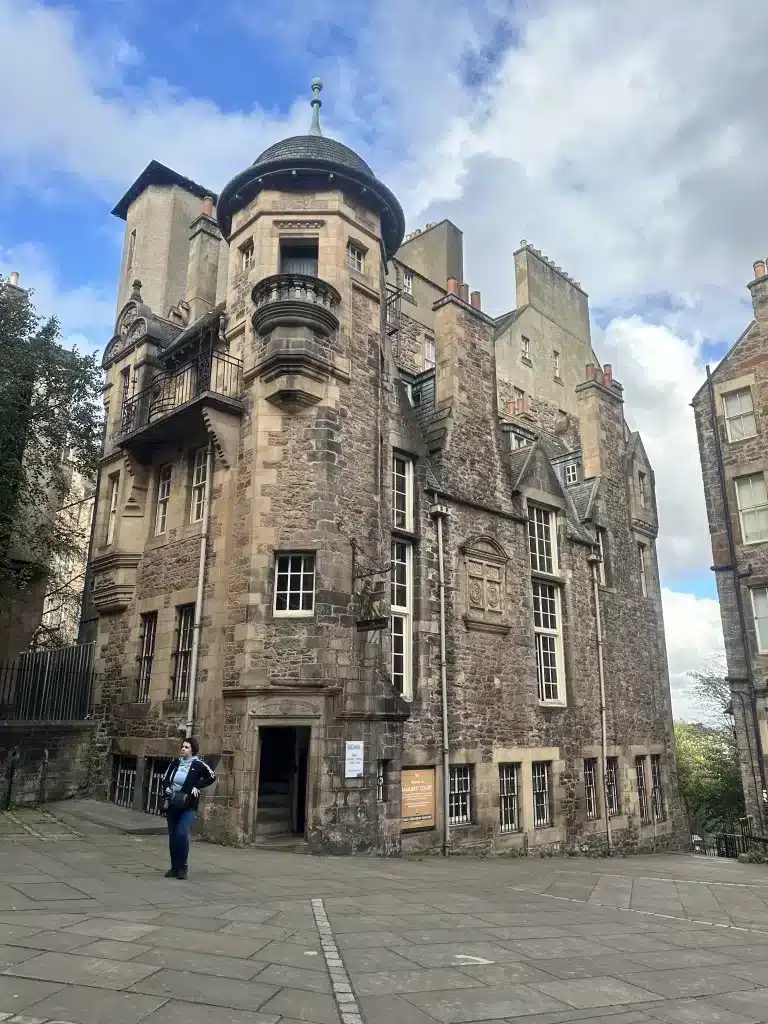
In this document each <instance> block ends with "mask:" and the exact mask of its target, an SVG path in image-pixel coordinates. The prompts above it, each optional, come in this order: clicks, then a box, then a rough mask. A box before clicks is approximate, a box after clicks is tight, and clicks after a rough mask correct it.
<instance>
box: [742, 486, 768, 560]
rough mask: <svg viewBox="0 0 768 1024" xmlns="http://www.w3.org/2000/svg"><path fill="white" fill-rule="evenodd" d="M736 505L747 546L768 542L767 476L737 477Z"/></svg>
mask: <svg viewBox="0 0 768 1024" xmlns="http://www.w3.org/2000/svg"><path fill="white" fill-rule="evenodd" d="M735 484H736V503H737V505H738V507H739V519H740V520H741V533H742V537H743V539H744V543H745V544H755V543H757V542H758V541H762V540H768V493H766V488H765V476H764V475H763V474H762V473H752V475H751V476H740V477H737V479H736V481H735Z"/></svg>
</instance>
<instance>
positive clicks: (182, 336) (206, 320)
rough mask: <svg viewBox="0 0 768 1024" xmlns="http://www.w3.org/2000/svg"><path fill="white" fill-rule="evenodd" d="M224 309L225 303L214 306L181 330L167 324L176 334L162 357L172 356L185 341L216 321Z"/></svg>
mask: <svg viewBox="0 0 768 1024" xmlns="http://www.w3.org/2000/svg"><path fill="white" fill-rule="evenodd" d="M225 308H226V303H225V302H220V303H219V304H218V306H214V307H213V309H212V310H211V311H210V312H208V313H203V315H202V316H199V317H198V318H197V320H195V322H194V323H191V324H189V325H188V326H187V327H185V328H183V329H181V328H179V327H177V326H176V325H175V324H169V326H170V327H173V328H174V329H175V331H176V333H175V334H174V336H173V340H172V343H171V344H169V345H168V346H167V348H166V349H165V350H164V352H163V357H164V358H165V357H167V356H170V355H173V353H174V352H175V351H176V350H177V349H179V348H181V347H182V345H184V344H185V343H186V342H187V341H190V340H191V339H192V338H194V337H195V335H197V334H199V333H200V331H201V330H203V329H204V328H205V327H207V326H208V324H210V323H211V322H212V321H214V320H218V318H219V317H220V316H221V314H222V313H223V312H224V310H225Z"/></svg>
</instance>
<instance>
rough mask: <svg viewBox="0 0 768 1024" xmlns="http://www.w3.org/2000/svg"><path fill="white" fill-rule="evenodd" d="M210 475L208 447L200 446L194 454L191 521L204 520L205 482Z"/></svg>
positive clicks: (190, 506)
mask: <svg viewBox="0 0 768 1024" xmlns="http://www.w3.org/2000/svg"><path fill="white" fill-rule="evenodd" d="M207 477H208V449H207V448H198V449H197V451H196V452H195V454H194V455H193V456H192V496H191V501H190V503H189V521H190V523H199V522H201V521H202V518H203V514H204V512H205V484H206V481H207Z"/></svg>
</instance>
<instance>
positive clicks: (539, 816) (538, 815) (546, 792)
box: [531, 761, 554, 828]
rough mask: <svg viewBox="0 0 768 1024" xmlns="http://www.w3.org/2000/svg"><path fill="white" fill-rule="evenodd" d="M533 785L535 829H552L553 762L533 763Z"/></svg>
mask: <svg viewBox="0 0 768 1024" xmlns="http://www.w3.org/2000/svg"><path fill="white" fill-rule="evenodd" d="M531 783H532V787H533V827H534V828H552V819H553V817H554V814H553V809H552V762H551V761H533V762H532V763H531ZM542 796H543V797H544V799H543V800H542V799H541V797H542Z"/></svg>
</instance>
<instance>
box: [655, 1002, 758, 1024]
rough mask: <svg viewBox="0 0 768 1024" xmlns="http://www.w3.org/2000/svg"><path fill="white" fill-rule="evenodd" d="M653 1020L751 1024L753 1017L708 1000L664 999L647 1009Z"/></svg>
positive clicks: (672, 1023) (670, 1023)
mask: <svg viewBox="0 0 768 1024" xmlns="http://www.w3.org/2000/svg"><path fill="white" fill-rule="evenodd" d="M648 1012H649V1013H651V1014H652V1016H653V1019H654V1020H657V1021H665V1022H667V1024H753V1022H754V1021H755V1019H756V1018H755V1017H754V1016H745V1015H744V1014H742V1013H737V1012H735V1011H733V1010H727V1009H726V1008H725V1007H724V1006H718V1005H717V1003H714V1002H712V1001H711V1000H710V999H665V1000H664V1002H663V1003H656V1004H654V1006H653V1007H652V1008H651V1009H649V1011H648Z"/></svg>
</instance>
